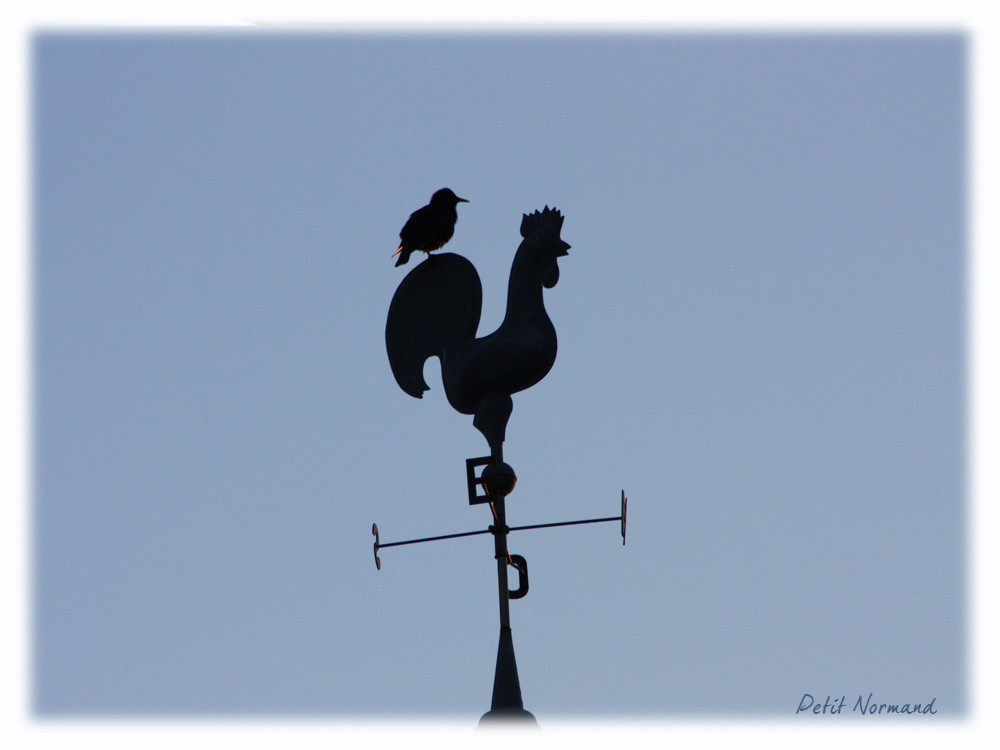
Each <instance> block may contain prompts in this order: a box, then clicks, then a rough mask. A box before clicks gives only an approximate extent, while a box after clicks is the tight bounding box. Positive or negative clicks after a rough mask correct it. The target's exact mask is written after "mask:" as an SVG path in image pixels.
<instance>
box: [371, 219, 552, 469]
mask: <svg viewBox="0 0 1000 750" xmlns="http://www.w3.org/2000/svg"><path fill="white" fill-rule="evenodd" d="M562 223H563V217H562V215H561V214H560V213H559V211H557V210H556V209H554V208H551V209H550V208H549V207H548V206H546V207H545V209H544V210H543V211H535V213H533V214H525V215H524V218H523V219H522V221H521V236H522V237H523V238H524V240H523V241H522V242H521V245H520V247H519V248H518V249H517V254H516V255H515V256H514V263H513V265H512V267H511V270H510V282H509V284H508V287H507V314H506V316H505V317H504V320H503V323H501V324H500V327H499V328H498V329H497V330H496V331H494V332H493V333H491V334H490V335H488V336H483V337H482V338H476V330H477V329H478V328H479V314H480V311H481V309H482V303H483V287H482V284H481V283H480V281H479V274H478V273H476V269H475V267H474V266H473V265H472V263H470V262H469V261H468V260H466V259H465V258H463V257H462V256H461V255H456V254H455V253H443V254H440V255H428V256H427V260H425V261H424V262H423V263H421V264H419V265H418V266H417V267H416V268H414V269H413V270H412V271H411V272H410V273H409V274H407V276H406V278H404V279H403V281H402V283H401V284H400V285H399V288H398V289H397V290H396V294H395V295H394V296H393V298H392V302H391V304H390V305H389V318H388V321H387V322H386V326H385V343H386V349H387V351H388V354H389V364H390V366H391V367H392V374H393V375H394V376H395V378H396V382H397V383H399V387H400V388H402V389H403V390H404V391H405V392H406V393H408V394H410V395H411V396H414V397H415V398H422V397H423V393H424V391H426V390H428V387H427V383H425V382H424V377H423V369H424V363H425V362H426V361H427V359H428V358H429V357H433V356H437V357H438V359H439V360H440V361H441V375H442V381H443V383H444V390H445V395H446V396H447V397H448V402H449V403H450V404H451V405H452V406H453V407H454V408H455V409H456V410H457V411H459V412H461V413H462V414H473V415H475V417H474V419H473V424H474V425H475V426H476V428H477V429H479V431H480V432H482V433H483V435H484V436H485V437H486V441H487V442H488V443H489V445H490V448H491V450H494V449H495V447H496V446H497V445H498V444H500V443H503V441H504V433H505V430H506V426H507V420H508V418H509V417H510V413H511V409H512V408H513V402H512V401H511V398H510V396H511V394H512V393H517V392H518V391H523V390H524V389H526V388H530V387H531V386H533V385H534V384H535V383H537V382H538V381H540V380H541V379H542V378H544V377H545V376H546V375H547V374H548V372H549V370H551V369H552V365H553V363H554V362H555V360H556V329H555V327H554V326H553V325H552V321H551V320H549V316H548V315H547V314H546V312H545V305H544V304H543V301H542V288H543V287H544V288H546V289H551V288H552V287H554V286H555V285H556V282H557V281H559V266H558V263H557V260H558V259H559V258H560V257H562V256H565V255H567V254H568V253H567V251H568V250H569V247H570V246H569V245H568V244H567V243H566V242H563V240H562V239H561V238H560V237H559V232H560V229H561V228H562Z"/></svg>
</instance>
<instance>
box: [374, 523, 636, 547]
mask: <svg viewBox="0 0 1000 750" xmlns="http://www.w3.org/2000/svg"><path fill="white" fill-rule="evenodd" d="M620 520H622V517H621V516H614V517H613V518H588V519H587V520H586V521H557V522H556V523H536V524H532V525H530V526H510V527H508V529H507V530H508V531H525V530H526V529H548V528H552V527H553V526H577V525H579V524H581V523H604V522H606V521H620ZM492 528H493V527H490V528H488V529H483V530H482V531H462V532H460V533H458V534H443V535H441V536H427V537H424V538H423V539H408V540H407V541H405V542H379V545H378V548H379V549H385V548H386V547H401V546H402V545H404V544H419V543H421V542H439V541H441V540H442V539H456V538H458V537H460V536H476V535H478V534H491V533H493V531H492Z"/></svg>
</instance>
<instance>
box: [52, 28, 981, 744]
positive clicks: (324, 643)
mask: <svg viewBox="0 0 1000 750" xmlns="http://www.w3.org/2000/svg"><path fill="white" fill-rule="evenodd" d="M966 55H967V44H966V39H965V37H964V36H963V35H961V34H956V33H920V34H905V33H892V34H884V35H883V34H871V33H868V34H839V35H838V34H773V35H767V34H754V33H739V34H676V35H674V34H638V33H631V34H620V35H616V34H593V35H590V34H543V33H531V34H528V33H523V34H513V33H511V34H499V33H496V34H486V33H447V34H446V33H441V34H431V33H428V34H403V33H385V34H363V33H355V34H348V33H341V34H333V33H308V34H292V33H261V32H246V31H237V32H230V33H173V32H161V33H148V34H133V33H121V32H120V33H106V34H102V33H86V34H83V33H60V32H45V33H41V34H39V35H38V36H36V37H35V40H34V45H33V60H32V72H33V83H32V96H33V102H32V106H33V149H34V152H33V189H34V211H33V231H34V252H33V274H34V279H33V290H32V291H33V295H34V311H33V312H34V321H33V326H34V327H33V333H34V342H33V344H34V346H33V389H34V391H33V397H34V415H33V416H34V420H33V421H34V426H33V429H34V434H33V437H34V441H35V442H34V452H33V460H34V466H33V472H34V479H33V481H34V488H33V490H34V491H33V524H34V528H33V533H34V538H33V550H32V551H33V555H34V559H33V571H34V579H33V595H34V601H33V621H32V627H33V636H34V643H33V648H34V654H33V683H32V689H33V693H34V694H33V705H34V709H35V710H36V711H37V712H38V713H40V714H42V715H47V716H51V715H81V714H82V715H102V716H120V715H123V716H150V715H154V716H156V715H159V716H191V715H235V716H245V715H259V714H267V715H277V716H303V715H319V716H350V717H360V718H365V717H379V716H408V717H413V716H425V715H426V716H433V717H441V718H460V719H462V720H463V721H469V722H470V723H471V722H474V721H475V720H477V719H478V717H479V716H480V715H481V714H482V713H483V712H484V711H486V710H487V709H488V708H489V701H490V691H491V688H492V682H493V669H494V664H495V659H496V646H497V630H498V620H497V594H496V563H495V561H494V558H493V540H492V538H491V537H490V536H489V535H480V536H472V537H468V538H459V539H450V540H445V541H440V542H435V543H428V544H418V545H410V546H405V547H399V548H393V549H385V550H383V551H382V552H381V553H380V557H381V560H382V569H381V571H376V569H375V565H374V561H373V559H372V542H373V538H372V536H371V534H370V530H371V525H372V523H373V522H377V523H378V525H379V529H380V532H381V537H382V541H383V542H389V541H395V540H402V539H410V538H416V537H424V536H432V535H439V534H448V533H454V532H462V531H470V530H476V529H484V528H486V526H487V525H489V524H490V523H491V522H492V519H491V518H490V516H489V511H488V509H487V507H486V506H484V505H475V506H470V504H469V502H468V496H467V489H466V476H465V460H466V459H467V458H471V457H476V456H483V455H485V454H486V452H487V450H486V446H485V443H484V441H483V436H482V435H481V434H480V433H479V432H478V431H477V430H476V429H475V427H474V426H473V425H472V420H471V418H470V417H469V416H467V415H462V414H458V413H456V412H455V411H454V410H453V409H452V408H451V407H450V406H449V404H448V402H447V400H446V398H445V392H444V387H443V384H442V380H441V369H440V367H439V366H438V363H437V361H436V360H432V361H430V362H429V363H428V364H427V365H426V367H425V368H424V372H423V374H424V379H425V380H426V382H427V384H428V385H429V386H430V390H429V391H428V392H427V393H425V394H424V396H423V398H422V399H420V400H417V399H414V398H411V397H410V396H409V395H407V394H405V393H403V392H402V391H401V390H400V388H399V387H398V386H397V384H396V382H395V380H394V378H393V374H392V371H391V369H390V366H389V362H388V358H387V356H386V348H385V324H386V316H387V312H388V307H389V302H390V300H391V298H392V295H393V294H394V292H395V290H396V288H397V286H398V285H399V283H400V281H401V280H402V278H403V277H404V276H405V274H406V273H407V272H409V271H410V270H411V268H413V267H414V266H415V264H420V263H427V262H428V261H427V260H426V257H425V256H424V254H423V253H415V254H414V255H413V256H412V257H411V259H410V262H409V264H408V265H407V266H405V267H402V268H396V267H394V265H393V264H394V262H395V261H394V259H393V257H392V256H393V252H394V250H395V249H396V248H397V247H398V232H399V228H400V227H401V226H402V224H403V222H404V221H405V220H406V217H407V216H408V215H409V214H410V213H411V212H412V211H413V210H414V208H415V207H417V206H420V205H423V204H424V203H425V202H426V201H427V199H428V197H429V196H430V195H431V194H432V193H433V191H435V190H437V189H438V188H440V187H442V186H445V185H446V186H448V187H450V188H452V189H453V190H454V191H455V192H456V193H457V194H458V195H461V196H462V197H464V198H467V199H468V200H469V201H470V202H469V203H468V204H462V213H461V217H460V221H459V222H458V224H457V226H456V228H455V234H454V236H453V238H452V239H451V240H450V242H449V243H448V246H447V250H448V251H449V252H454V253H460V254H461V255H463V256H464V257H466V258H468V259H469V260H470V261H471V262H472V263H473V264H474V266H475V268H476V269H477V271H478V274H479V277H480V279H481V280H482V287H483V299H482V316H481V320H480V326H479V329H478V333H477V335H478V336H483V335H485V334H488V333H489V332H491V331H493V330H495V329H496V328H497V327H498V326H499V324H500V322H501V321H502V320H503V316H504V310H505V307H506V290H507V279H508V274H509V272H510V268H511V263H512V260H513V253H514V250H515V249H516V248H517V246H518V244H519V243H520V241H521V237H520V233H519V227H520V223H521V220H522V216H523V214H525V213H531V212H533V211H536V210H540V209H542V208H543V207H545V206H557V207H558V208H559V210H560V212H561V213H562V214H563V216H564V223H563V226H562V232H561V236H562V238H563V240H565V241H566V242H567V243H569V244H570V245H572V250H571V251H570V255H569V256H567V257H566V258H561V259H560V262H559V270H560V274H561V275H560V278H559V283H558V285H556V286H555V287H553V288H551V289H546V290H545V291H544V303H545V309H546V311H547V313H548V315H549V317H550V318H551V320H552V322H553V324H554V326H555V328H556V330H557V331H558V337H559V348H558V356H557V357H556V360H555V363H554V366H553V367H552V369H551V371H550V372H549V373H548V375H547V376H546V377H545V379H544V380H543V381H542V382H540V383H538V384H537V385H535V386H534V387H532V388H530V389H529V390H526V391H523V392H520V393H515V394H514V396H513V412H512V415H511V417H510V421H509V423H508V424H507V429H506V442H505V444H504V457H505V460H506V461H507V462H508V463H510V464H511V465H512V466H513V467H514V468H515V470H516V472H517V476H518V483H517V487H516V488H515V490H514V491H513V493H512V494H511V495H510V496H509V497H508V498H507V503H506V505H507V522H508V523H509V524H510V525H512V526H514V525H526V524H534V523H546V522H554V521H564V520H572V519H577V518H593V517H603V516H613V515H617V513H618V512H619V498H620V493H621V491H622V489H624V490H625V492H626V494H627V495H628V498H629V508H628V510H629V515H628V520H629V527H628V543H627V545H626V546H624V547H623V546H622V545H621V544H620V536H619V534H618V529H617V526H616V525H615V524H593V525H587V526H578V527H570V528H557V529H545V530H531V531H522V532H518V533H515V534H512V535H511V537H510V551H511V552H512V553H516V554H520V555H522V556H524V558H525V559H526V560H527V561H528V564H529V565H530V570H531V588H530V592H529V593H528V595H527V596H526V597H524V598H523V599H519V600H516V601H513V602H511V624H512V630H513V641H514V644H515V647H516V651H517V664H518V672H519V676H520V686H521V690H522V694H523V698H524V705H525V708H526V709H528V710H529V711H531V712H532V713H533V714H534V715H535V716H536V717H537V718H538V720H539V723H541V724H542V725H543V726H544V724H545V721H546V719H547V718H551V717H555V716H559V717H572V716H588V717H609V718H611V717H629V716H648V717H683V716H691V715H698V716H720V717H725V716H733V717H735V716H767V717H780V718H784V717H793V716H794V714H795V710H796V707H797V706H799V704H800V701H801V699H802V697H803V695H804V694H806V693H809V694H811V695H813V696H817V697H818V698H819V699H820V700H822V699H824V698H826V697H827V696H834V697H839V696H841V695H845V696H846V697H847V705H848V708H849V707H850V706H851V705H853V703H854V700H855V699H856V698H857V697H858V696H859V695H861V696H867V695H868V694H869V693H873V694H874V696H875V698H874V699H875V700H878V701H884V702H898V703H903V702H927V701H930V700H931V699H935V707H936V709H937V711H938V712H939V713H940V714H958V713H963V712H964V711H965V710H966V708H967V702H966V701H967V698H966V687H965V685H966V677H967V667H966V663H965V649H966V636H965V633H966V627H967V622H966V605H967V601H966V599H967V595H966V584H965V580H966V572H967V571H966V568H965V558H966V551H967V550H966V540H965V536H964V533H965V524H966V512H967V510H966V509H967V505H966V487H965V471H966V461H967V458H966V456H967V446H966V443H965V428H966V423H965V413H964V409H965V400H966V392H965V382H966V372H965V357H966V343H965V330H966V320H965V309H966V308H965V305H966V300H965V289H964V284H965V274H966V262H967V261H966V257H967V256H966V244H965V243H966V238H967V229H966V225H965V216H966V199H967V198H966V191H965V184H966V170H965V158H966V142H965V132H966V117H967V113H966V109H965V102H966V97H967V90H966V87H967V82H966V75H967V70H966ZM845 712H846V709H845Z"/></svg>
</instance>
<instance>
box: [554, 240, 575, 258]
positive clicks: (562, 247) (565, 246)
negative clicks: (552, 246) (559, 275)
mask: <svg viewBox="0 0 1000 750" xmlns="http://www.w3.org/2000/svg"><path fill="white" fill-rule="evenodd" d="M571 247H573V246H572V245H571V244H569V243H568V242H563V241H562V240H559V252H557V253H556V255H558V256H562V255H569V249H570V248H571Z"/></svg>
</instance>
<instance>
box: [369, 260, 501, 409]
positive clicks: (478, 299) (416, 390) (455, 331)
mask: <svg viewBox="0 0 1000 750" xmlns="http://www.w3.org/2000/svg"><path fill="white" fill-rule="evenodd" d="M404 257H405V256H404ZM396 265H397V266H398V265H400V263H397V264H396ZM482 304H483V287H482V284H481V283H480V281H479V274H478V273H476V269H475V266H473V265H472V264H471V263H470V262H469V261H468V260H466V259H465V258H463V257H462V256H461V255H456V254H455V253H441V254H439V255H431V256H428V258H427V260H425V261H424V262H423V263H419V264H418V265H417V266H416V268H414V269H413V270H412V271H410V272H409V273H408V274H407V275H406V276H405V277H404V278H403V281H402V282H400V284H399V287H398V288H397V289H396V293H395V294H394V295H393V297H392V302H391V303H390V304H389V316H388V318H387V320H386V324H385V347H386V352H387V353H388V355H389V366H390V367H391V368H392V374H393V376H394V377H395V378H396V382H397V383H398V384H399V387H400V388H402V389H403V390H404V391H405V392H406V393H408V394H410V395H411V396H413V397H415V398H421V397H423V393H424V391H426V390H427V383H426V382H425V381H424V374H423V373H424V363H425V362H426V361H427V359H428V357H434V356H436V357H439V358H441V357H443V356H444V353H445V350H446V349H448V348H451V347H455V346H457V345H458V344H461V343H462V342H463V341H467V340H469V339H472V338H475V335H476V329H477V328H479V314H480V312H481V310H482Z"/></svg>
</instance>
